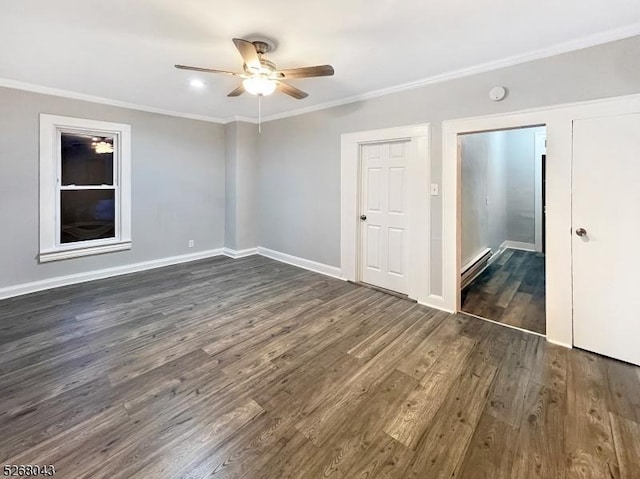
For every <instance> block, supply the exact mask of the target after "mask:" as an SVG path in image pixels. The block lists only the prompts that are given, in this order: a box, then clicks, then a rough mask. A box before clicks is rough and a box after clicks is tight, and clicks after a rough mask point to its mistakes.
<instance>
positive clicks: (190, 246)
mask: <svg viewBox="0 0 640 479" xmlns="http://www.w3.org/2000/svg"><path fill="white" fill-rule="evenodd" d="M194 244H195V241H193V240H189V248H193V245H194Z"/></svg>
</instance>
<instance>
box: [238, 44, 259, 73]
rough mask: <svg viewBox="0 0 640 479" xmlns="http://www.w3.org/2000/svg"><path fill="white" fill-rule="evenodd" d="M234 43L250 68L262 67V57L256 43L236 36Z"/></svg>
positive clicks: (257, 68)
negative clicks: (259, 55)
mask: <svg viewBox="0 0 640 479" xmlns="http://www.w3.org/2000/svg"><path fill="white" fill-rule="evenodd" d="M233 43H234V44H235V46H236V48H237V49H238V51H239V52H240V55H241V56H242V59H243V60H244V63H245V64H246V65H247V68H249V69H250V70H259V69H260V67H261V65H260V57H258V52H257V51H256V47H255V45H254V44H253V43H251V42H249V41H247V40H243V39H242V38H234V39H233Z"/></svg>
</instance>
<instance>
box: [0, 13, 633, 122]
mask: <svg viewBox="0 0 640 479" xmlns="http://www.w3.org/2000/svg"><path fill="white" fill-rule="evenodd" d="M636 35H640V23H634V24H632V25H628V26H626V27H622V28H617V29H613V30H608V31H605V32H600V33H596V34H593V35H589V36H586V37H582V38H578V39H575V40H570V41H567V42H562V43H557V44H555V45H551V46H549V47H545V48H540V49H536V50H532V51H529V52H526V53H522V54H519V55H513V56H510V57H506V58H501V59H498V60H493V61H490V62H485V63H480V64H477V65H472V66H469V67H465V68H460V69H457V70H451V71H449V72H445V73H441V74H438V75H433V76H430V77H426V78H423V79H421V80H417V81H413V82H408V83H402V84H400V85H395V86H391V87H387V88H380V89H377V90H372V91H369V92H366V93H363V94H360V95H353V96H349V97H346V98H342V99H338V100H333V101H329V102H325V103H320V104H317V105H311V106H308V107H305V108H297V109H295V110H289V111H285V112H282V113H276V114H273V115H267V116H265V117H263V118H262V122H263V123H264V122H268V121H273V120H280V119H282V118H288V117H291V116H298V115H303V114H305V113H312V112H315V111H320V110H326V109H328V108H334V107H336V106H341V105H346V104H349V103H355V102H358V101H363V100H367V99H370V98H377V97H381V96H385V95H389V94H391V93H397V92H401V91H405V90H412V89H415V88H420V87H423V86H426V85H432V84H436V83H442V82H446V81H449V80H455V79H458V78H464V77H468V76H472V75H476V74H479V73H486V72H489V71H492V70H498V69H501V68H507V67H510V66H514V65H519V64H521V63H526V62H531V61H535V60H541V59H544V58H549V57H552V56H554V55H561V54H563V53H569V52H572V51H576V50H582V49H584V48H589V47H594V46H597V45H602V44H605V43H609V42H615V41H617V40H623V39H625V38H630V37H634V36H636ZM0 87H6V88H13V89H16V90H25V91H31V92H34V93H42V94H45V95H54V96H60V97H64V98H71V99H75V100H82V101H88V102H92V103H101V104H104V105H110V106H117V107H121V108H128V109H131V110H138V111H146V112H149V113H157V114H160V115H169V116H175V117H178V118H188V119H190V120H199V121H207V122H210V123H220V124H227V123H232V122H234V121H245V122H248V123H257V122H258V120H257V118H251V117H243V116H230V117H227V118H218V117H213V116H206V115H196V114H192V113H185V112H178V111H171V110H165V109H162V108H156V107H152V106H147V105H140V104H136V103H130V102H125V101H120V100H113V99H110V98H103V97H99V96H93V95H88V94H85V93H77V92H73V91H69V90H63V89H59V88H52V87H47V86H42V85H35V84H32V83H27V82H21V81H17V80H10V79H8V78H0Z"/></svg>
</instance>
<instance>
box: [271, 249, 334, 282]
mask: <svg viewBox="0 0 640 479" xmlns="http://www.w3.org/2000/svg"><path fill="white" fill-rule="evenodd" d="M258 254H259V255H260V256H265V257H266V258H271V259H274V260H276V261H280V262H281V263H287V264H290V265H293V266H298V267H299V268H303V269H308V270H309V271H313V272H315V273H320V274H324V275H326V276H331V277H333V278H337V279H343V278H342V275H341V274H340V268H336V267H335V266H329V265H328V264H324V263H318V262H317V261H312V260H310V259H305V258H299V257H298V256H292V255H290V254H286V253H281V252H280V251H274V250H272V249H269V248H263V247H262V246H258Z"/></svg>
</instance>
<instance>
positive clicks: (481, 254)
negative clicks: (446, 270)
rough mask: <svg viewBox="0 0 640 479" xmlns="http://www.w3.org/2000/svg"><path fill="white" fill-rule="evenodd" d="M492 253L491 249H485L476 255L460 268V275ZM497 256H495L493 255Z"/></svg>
mask: <svg viewBox="0 0 640 479" xmlns="http://www.w3.org/2000/svg"><path fill="white" fill-rule="evenodd" d="M489 251H491V248H484V249H483V250H481V251H480V252H479V253H478V254H476V255H474V256H473V258H471V259H470V260H469V261H467V262H466V264H463V265H462V268H460V274H462V273H464V272H465V271H466V270H467V269H468V268H469V267H470V266H473V265H474V264H475V263H476V262H477V261H478V260H479V259H480V258H482V257H483V256H484V255H486V254H487V252H489ZM493 256H495V255H493Z"/></svg>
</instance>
